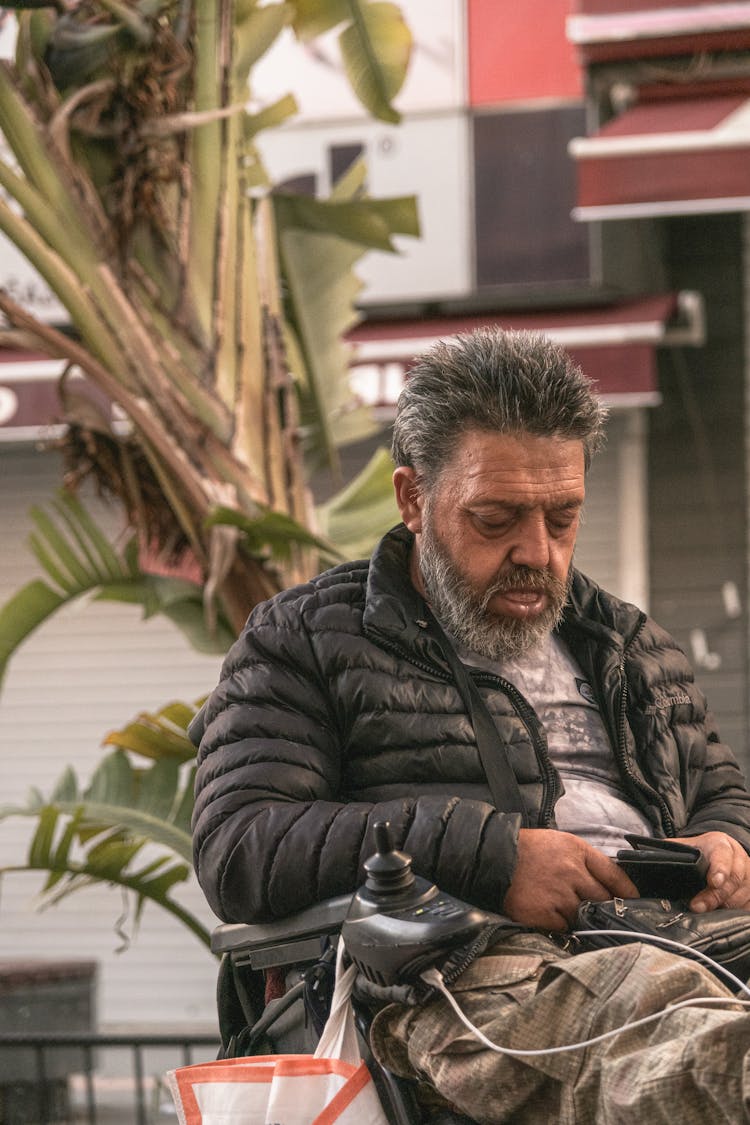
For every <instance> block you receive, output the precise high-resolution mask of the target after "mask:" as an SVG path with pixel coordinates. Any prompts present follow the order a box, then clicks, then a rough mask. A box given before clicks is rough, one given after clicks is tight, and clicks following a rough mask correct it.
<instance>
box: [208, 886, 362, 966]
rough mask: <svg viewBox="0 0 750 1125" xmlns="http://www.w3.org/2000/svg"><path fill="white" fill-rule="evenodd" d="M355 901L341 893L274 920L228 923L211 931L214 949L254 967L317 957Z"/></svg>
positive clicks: (339, 927)
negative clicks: (321, 946) (323, 939)
mask: <svg viewBox="0 0 750 1125" xmlns="http://www.w3.org/2000/svg"><path fill="white" fill-rule="evenodd" d="M351 900H352V896H351V895H339V896H338V897H337V898H329V899H326V900H325V901H324V902H319V903H317V904H316V905H315V906H310V907H308V908H307V909H306V910H300V911H298V913H296V914H288V915H287V916H286V917H285V918H278V919H276V921H274V922H255V923H245V922H226V923H224V924H223V925H221V926H217V927H216V929H215V930H214V931H213V933H212V934H211V949H212V951H213V952H214V953H218V954H220V955H223V954H229V955H230V956H231V958H232V961H233V962H234V963H235V964H236V965H238V966H241V965H249V966H250V967H251V968H253V969H264V968H268V967H269V966H270V965H291V964H294V963H296V962H301V961H306V960H317V958H318V956H319V955H320V939H321V938H323V937H326V936H327V935H328V934H332V933H336V932H337V931H338V930H340V929H341V925H342V923H343V921H344V919H345V918H346V915H347V913H348V910H349V905H350V903H351Z"/></svg>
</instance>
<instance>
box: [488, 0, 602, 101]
mask: <svg viewBox="0 0 750 1125" xmlns="http://www.w3.org/2000/svg"><path fill="white" fill-rule="evenodd" d="M574 3H575V0H523V2H522V3H519V0H468V5H467V10H468V38H469V101H470V104H471V105H475V106H479V105H494V104H497V103H499V102H508V101H521V100H524V99H533V98H548V97H561V98H568V97H580V96H581V93H582V89H583V86H582V76H581V70H580V68H579V66H578V63H577V61H576V53H575V49H574V47H573V46H572V45H571V44H570V43H569V42H568V41H567V39H566V37H565V18H566V16H567V15H569V14H570V13H571V12H572V11H573V6H574Z"/></svg>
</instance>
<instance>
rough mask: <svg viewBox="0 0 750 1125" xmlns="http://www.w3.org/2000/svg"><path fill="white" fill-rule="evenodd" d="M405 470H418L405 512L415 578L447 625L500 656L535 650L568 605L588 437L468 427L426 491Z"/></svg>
mask: <svg viewBox="0 0 750 1125" xmlns="http://www.w3.org/2000/svg"><path fill="white" fill-rule="evenodd" d="M399 472H401V473H404V474H407V476H408V475H409V474H411V484H412V491H411V494H410V495H411V498H412V503H411V505H410V506H407V510H406V511H405V508H404V505H402V516H403V517H404V520H405V522H406V524H407V526H408V527H410V529H411V530H412V531H414V532H415V536H416V545H415V551H414V557H413V559H412V580H413V581H414V583H415V585H416V586H417V587H418V588H420V589H421V590H422V591H423V592H424V594H425V596H426V597H427V600H428V601H429V602H430V604H431V605H432V608H433V610H434V611H435V613H436V614H437V615H438V617H439V618H440V620H441V622H442V623H443V625H444V626H445V627H446V628H447V629H448V631H449V632H450V633H452V634H453V635H454V636H455V637H456V638H457V639H458V640H459V641H460V642H461V643H462V644H464V645H466V646H467V647H468V648H471V649H473V650H474V651H476V652H480V653H482V654H483V655H485V656H489V657H491V658H493V659H497V658H501V657H512V656H517V655H520V654H521V653H523V652H525V651H528V650H529V649H530V648H532V647H533V646H534V645H535V644H537V643H538V642H539V641H540V640H541V639H542V637H544V636H545V635H546V634H547V633H549V632H550V631H551V629H552V628H554V625H555V624H556V622H557V620H558V618H559V615H560V612H561V610H562V607H563V604H564V602H565V597H566V594H567V586H568V580H569V572H570V566H571V562H572V559H573V550H574V547H575V541H576V535H577V532H578V524H579V519H580V512H581V507H582V505H583V500H584V455H583V446H582V444H581V442H580V441H565V440H562V439H559V438H547V437H536V436H533V435H530V434H521V435H519V436H511V435H507V434H492V433H484V432H482V431H470V432H468V433H466V434H465V435H464V436H463V438H462V440H461V442H460V444H459V445H458V447H457V449H456V453H455V455H454V457H453V459H452V461H451V463H450V465H448V466H446V468H445V470H444V471H443V473H442V475H441V477H440V480H439V481H438V482H437V483H436V485H435V486H434V487H433V488H432V489H431V490H430V492H429V493H428V494H427V495H423V494H422V493H421V492H419V491H416V492H415V491H414V477H413V473H412V471H411V470H409V469H402V470H397V475H398V473H399ZM396 488H397V493H399V492H400V490H399V484H398V481H397V484H396ZM407 516H408V517H409V518H408V519H407V518H406V517H407Z"/></svg>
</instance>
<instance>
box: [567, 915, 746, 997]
mask: <svg viewBox="0 0 750 1125" xmlns="http://www.w3.org/2000/svg"><path fill="white" fill-rule="evenodd" d="M592 934H594V935H597V936H599V937H609V936H610V935H612V934H614V935H615V936H616V937H627V938H630V940H631V941H645V942H650V941H651V942H655V943H656V944H657V945H666V946H667V947H668V948H669V949H676V950H677V952H678V953H682V954H685V953H687V954H689V955H690V957H696V958H697V959H698V960H699V961H704V962H705V963H706V964H707V965H709V966H710V967H711V968H712V969H713V970H714V972H716V973H719V974H720V975H721V976H724V977H726V978H727V980H730V981H731V982H732V984H734V985H735V987H736V988H738V989H739V990H740V992H744V993H745V994H746V995H747V996H750V988H748V986H747V985H746V984H745V982H744V981H742V980H740V978H739V977H736V976H735V975H734V973H732V972H730V970H729V969H725V968H724V966H723V965H720V964H719V962H718V961H714V959H713V957H709V956H708V954H707V953H704V952H703V951H702V950H700V949H696V948H695V946H693V945H685V943H684V942H682V941H675V940H674V939H673V938H667V937H662V936H661V934H641V933H638V934H636V933H635V932H634V931H633V930H610V929H606V930H573V937H580V938H585V937H590V936H591V935H592Z"/></svg>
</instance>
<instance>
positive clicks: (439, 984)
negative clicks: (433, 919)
mask: <svg viewBox="0 0 750 1125" xmlns="http://www.w3.org/2000/svg"><path fill="white" fill-rule="evenodd" d="M612 935H614V936H615V937H628V938H630V939H631V940H632V941H639V942H649V941H651V942H654V943H656V944H657V945H665V946H667V947H669V948H671V949H676V950H677V951H678V952H679V953H683V954H684V953H689V954H690V956H691V957H696V958H698V960H699V961H705V962H706V964H708V965H710V966H711V968H712V969H714V970H716V971H718V972H719V973H722V974H723V975H724V976H725V977H727V978H728V979H729V980H731V981H732V982H733V983H734V984H735V985H736V986H737V987H738V988H739V989H740V990H741V991H742V992H744V993H746V994H747V996H748V997H750V988H749V987H748V986H747V985H746V984H745V983H744V981H741V980H740V978H739V977H736V976H735V975H734V973H732V972H730V971H729V969H725V968H724V966H723V965H720V964H719V963H718V962H717V961H714V960H713V958H712V957H709V956H708V954H707V953H703V952H702V951H701V950H700V949H695V948H694V947H693V946H690V945H685V944H684V942H681V941H674V940H673V939H672V938H665V937H662V936H661V935H660V934H638V935H637V936H635V935H634V933H633V931H632V930H609V929H607V930H574V931H573V937H590V936H605V937H609V936H612ZM422 980H423V981H425V983H426V984H429V985H431V986H432V987H433V988H436V989H437V990H438V992H440V993H441V994H442V995H443V996H445V998H446V1000H447V1001H448V1003H449V1004H450V1006H451V1007H452V1008H453V1010H454V1012H455V1013H456V1015H457V1016H458V1018H459V1019H460V1020H461V1023H462V1024H463V1025H464V1027H466V1028H468V1030H469V1031H470V1032H471V1033H472V1035H475V1036H476V1038H477V1039H478V1040H479V1041H480V1042H481V1043H483V1044H484V1045H485V1047H488V1048H489V1049H490V1050H491V1051H496V1052H497V1053H498V1054H500V1055H514V1056H519V1057H522V1058H523V1057H528V1056H531V1055H556V1054H559V1053H561V1052H562V1051H578V1050H580V1049H581V1048H582V1047H591V1046H593V1044H594V1043H601V1042H602V1041H603V1040H604V1039H611V1038H613V1036H615V1035H620V1034H621V1033H622V1032H623V1031H630V1030H631V1029H632V1028H634V1027H641V1026H642V1025H643V1024H646V1023H651V1022H652V1021H653V1020H658V1019H661V1017H662V1016H663V1015H665V1014H666V1013H667V1012H676V1011H677V1010H678V1009H679V1008H689V1007H690V1006H692V1005H700V1004H709V1005H721V1004H740V1005H741V1006H742V1007H750V999H748V1000H740V999H738V998H736V997H734V996H694V997H692V998H691V999H689V1000H680V1001H679V1002H678V1003H677V1004H671V1005H670V1006H669V1007H668V1008H665V1009H664V1010H663V1011H661V1012H654V1013H652V1015H650V1016H643V1017H641V1019H638V1020H632V1021H631V1022H630V1023H625V1024H623V1025H622V1027H615V1028H612V1030H611V1031H605V1032H603V1033H602V1034H601V1035H595V1036H594V1037H593V1038H592V1039H582V1040H581V1041H580V1042H579V1043H566V1044H564V1045H563V1046H561V1047H542V1048H540V1049H539V1050H533V1051H532V1050H522V1049H521V1048H518V1049H515V1048H513V1047H501V1046H500V1045H499V1044H498V1043H493V1042H492V1040H491V1039H488V1038H487V1036H486V1035H485V1034H484V1033H483V1032H482V1031H480V1030H479V1028H478V1027H475V1025H474V1024H473V1023H472V1022H471V1020H470V1019H469V1018H468V1016H466V1015H465V1014H464V1013H463V1012H462V1011H461V1009H460V1007H459V1006H458V1003H457V1001H456V999H455V997H454V996H453V994H452V993H451V992H449V991H448V989H447V987H446V984H445V981H444V980H443V978H442V976H441V974H440V973H439V972H438V970H437V969H427V970H426V971H425V972H424V973H422Z"/></svg>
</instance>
